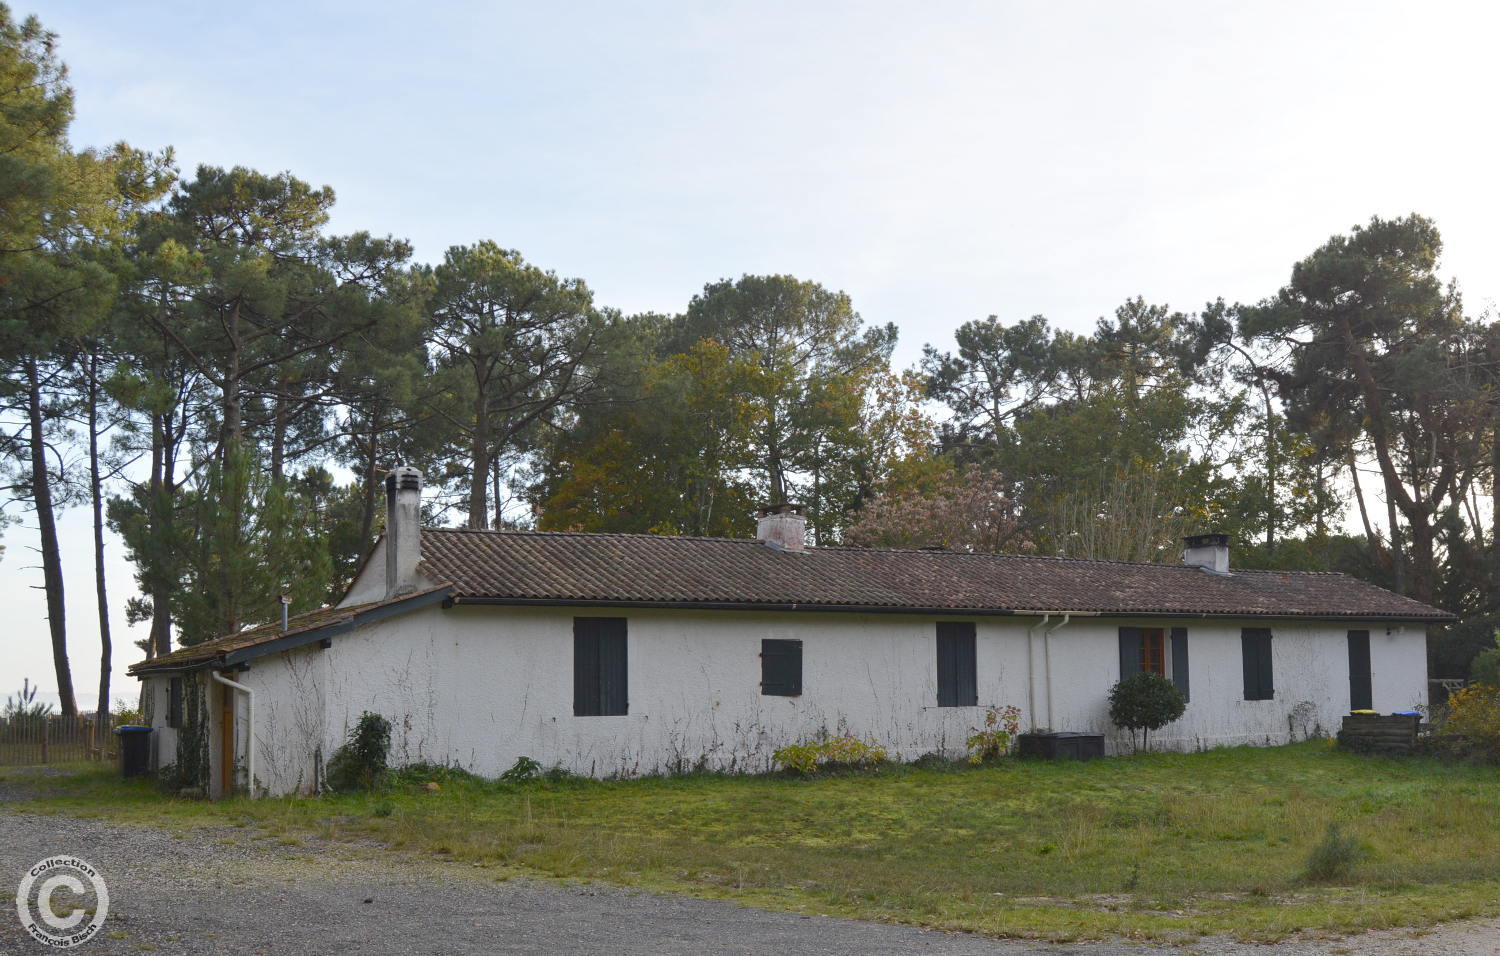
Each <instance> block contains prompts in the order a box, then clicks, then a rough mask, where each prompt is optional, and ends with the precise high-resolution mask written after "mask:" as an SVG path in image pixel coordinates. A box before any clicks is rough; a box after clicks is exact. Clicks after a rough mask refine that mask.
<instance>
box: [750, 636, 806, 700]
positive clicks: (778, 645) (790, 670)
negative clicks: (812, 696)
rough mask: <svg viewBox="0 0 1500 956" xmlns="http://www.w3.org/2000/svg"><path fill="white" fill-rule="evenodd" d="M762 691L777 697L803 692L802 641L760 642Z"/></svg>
mask: <svg viewBox="0 0 1500 956" xmlns="http://www.w3.org/2000/svg"><path fill="white" fill-rule="evenodd" d="M760 692H761V693H762V694H768V695H773V696H776V697H797V696H799V695H800V694H801V693H802V642H801V641H785V640H769V639H768V640H764V641H761V642H760Z"/></svg>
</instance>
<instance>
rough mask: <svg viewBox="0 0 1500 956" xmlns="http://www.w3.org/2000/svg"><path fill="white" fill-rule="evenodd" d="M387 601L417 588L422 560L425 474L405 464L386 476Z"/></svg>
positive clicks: (393, 469)
mask: <svg viewBox="0 0 1500 956" xmlns="http://www.w3.org/2000/svg"><path fill="white" fill-rule="evenodd" d="M385 507H386V516H385V596H386V600H390V599H391V598H393V597H397V596H399V595H402V594H409V593H411V592H412V591H415V590H416V589H417V562H418V561H420V560H421V559H422V473H421V472H420V471H418V470H417V469H415V468H412V467H409V466H407V465H401V466H398V467H396V468H392V469H391V472H390V474H388V475H386V476H385Z"/></svg>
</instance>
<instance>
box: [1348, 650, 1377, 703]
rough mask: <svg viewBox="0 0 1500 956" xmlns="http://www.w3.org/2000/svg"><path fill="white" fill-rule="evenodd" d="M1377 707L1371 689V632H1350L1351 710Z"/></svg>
mask: <svg viewBox="0 0 1500 956" xmlns="http://www.w3.org/2000/svg"><path fill="white" fill-rule="evenodd" d="M1374 706H1375V700H1374V695H1373V694H1372V693H1371V687H1370V632H1369V631H1350V632H1349V709H1350V710H1369V709H1370V708H1372V707H1374Z"/></svg>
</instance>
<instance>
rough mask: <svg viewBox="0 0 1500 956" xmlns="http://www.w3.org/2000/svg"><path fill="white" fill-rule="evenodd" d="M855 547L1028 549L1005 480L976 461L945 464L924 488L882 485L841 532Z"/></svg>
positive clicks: (970, 549) (979, 549)
mask: <svg viewBox="0 0 1500 956" xmlns="http://www.w3.org/2000/svg"><path fill="white" fill-rule="evenodd" d="M844 541H845V543H846V544H852V545H855V546H857V547H884V548H925V547H931V546H934V545H940V546H942V547H944V548H948V549H950V550H954V551H977V552H990V553H995V552H1001V551H1007V550H1009V551H1029V550H1031V549H1030V546H1029V544H1028V542H1027V541H1026V539H1025V538H1024V537H1023V535H1022V534H1021V530H1020V523H1019V521H1018V520H1017V518H1016V508H1015V502H1014V501H1012V500H1011V499H1010V498H1009V497H1007V496H1006V494H1005V479H1004V478H1003V477H1002V476H1001V475H1000V474H999V473H998V472H993V471H986V470H985V469H983V468H980V467H979V466H977V465H970V466H968V467H967V468H963V469H948V470H946V471H944V472H942V473H940V474H939V475H938V476H937V478H936V480H935V481H931V482H928V483H927V486H926V487H921V486H915V485H914V486H911V487H907V488H903V489H899V490H887V491H885V492H883V493H881V494H880V495H878V496H877V497H876V498H875V499H874V500H872V501H871V502H870V503H869V504H867V505H865V507H864V508H863V509H862V510H861V511H860V512H859V513H858V514H856V515H855V516H854V518H853V520H852V521H851V522H850V524H849V527H848V528H847V529H846V530H845V532H844Z"/></svg>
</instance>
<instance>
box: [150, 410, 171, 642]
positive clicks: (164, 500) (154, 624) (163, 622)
mask: <svg viewBox="0 0 1500 956" xmlns="http://www.w3.org/2000/svg"><path fill="white" fill-rule="evenodd" d="M171 429H172V419H171V415H170V413H157V412H153V413H152V414H151V477H150V481H149V484H148V485H147V494H148V497H147V503H146V514H147V518H148V520H149V521H150V525H151V530H152V532H153V533H154V534H160V535H164V533H165V529H166V525H165V517H164V515H163V514H162V512H163V511H164V510H167V509H169V508H170V503H169V502H168V491H167V486H168V467H167V461H168V454H169V452H168V445H169V435H170V432H171ZM165 540H171V539H170V538H169V537H167V538H165ZM159 570H160V569H158V573H157V574H154V575H152V578H153V581H152V585H151V637H150V639H149V641H148V642H147V651H146V655H147V656H148V657H160V656H162V655H163V654H170V653H171V652H172V610H171V603H170V602H171V595H170V594H169V593H168V591H167V588H166V586H165V584H164V583H163V582H162V581H161V578H162V575H161V574H160V573H159Z"/></svg>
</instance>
